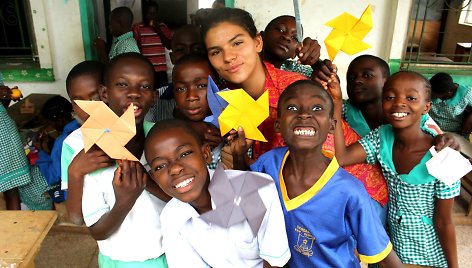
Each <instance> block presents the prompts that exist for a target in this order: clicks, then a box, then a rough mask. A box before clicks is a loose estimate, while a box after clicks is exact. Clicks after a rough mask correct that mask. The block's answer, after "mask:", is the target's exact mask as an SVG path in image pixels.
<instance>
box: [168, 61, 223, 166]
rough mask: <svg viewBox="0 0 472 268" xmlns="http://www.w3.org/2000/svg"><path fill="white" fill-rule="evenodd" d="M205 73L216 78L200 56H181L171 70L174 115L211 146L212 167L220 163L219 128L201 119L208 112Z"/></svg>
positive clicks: (221, 145)
mask: <svg viewBox="0 0 472 268" xmlns="http://www.w3.org/2000/svg"><path fill="white" fill-rule="evenodd" d="M208 76H211V77H213V79H216V78H215V77H216V73H215V70H213V68H212V67H211V65H210V62H209V61H208V58H206V57H205V56H200V55H187V56H184V57H182V58H181V59H180V60H179V61H178V62H177V64H176V65H174V70H173V71H172V83H173V90H174V96H175V103H176V106H175V107H176V109H177V113H176V117H177V118H180V119H183V120H187V121H190V122H189V123H190V125H191V126H192V127H193V128H194V129H195V130H196V131H197V133H199V134H200V136H201V138H202V140H203V141H204V142H205V143H208V145H209V146H210V148H211V149H212V152H211V153H212V159H211V163H210V164H209V166H208V167H209V168H211V169H215V168H216V165H217V164H218V163H219V162H220V152H221V148H222V147H223V139H222V137H221V133H220V130H219V129H217V128H216V127H214V126H213V125H211V124H208V123H206V122H203V119H205V117H207V116H209V115H210V114H211V111H210V107H209V106H208V101H207V90H208Z"/></svg>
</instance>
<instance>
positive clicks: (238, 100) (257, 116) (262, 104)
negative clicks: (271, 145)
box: [218, 89, 269, 141]
mask: <svg viewBox="0 0 472 268" xmlns="http://www.w3.org/2000/svg"><path fill="white" fill-rule="evenodd" d="M218 94H219V95H220V96H221V97H222V98H223V99H224V100H226V101H227V102H228V106H227V107H226V108H225V109H224V111H223V112H222V113H221V115H220V116H219V117H218V122H219V124H220V131H221V135H222V136H223V135H225V134H226V133H228V132H229V131H230V130H231V129H235V130H237V129H238V128H239V127H242V128H243V129H244V133H245V135H246V138H248V139H252V140H258V141H267V140H266V139H265V138H264V135H262V133H261V132H260V131H259V129H258V128H257V127H258V126H259V125H260V124H261V123H262V122H264V120H265V119H266V118H267V117H269V94H268V92H267V90H266V91H265V92H264V93H263V94H262V95H261V96H260V97H259V99H257V100H254V99H253V98H252V97H251V96H249V94H247V93H246V91H244V90H243V89H234V90H228V91H221V92H218Z"/></svg>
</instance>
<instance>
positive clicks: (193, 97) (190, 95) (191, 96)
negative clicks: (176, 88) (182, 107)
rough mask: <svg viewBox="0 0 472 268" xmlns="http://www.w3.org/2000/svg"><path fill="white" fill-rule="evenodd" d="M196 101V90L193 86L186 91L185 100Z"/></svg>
mask: <svg viewBox="0 0 472 268" xmlns="http://www.w3.org/2000/svg"><path fill="white" fill-rule="evenodd" d="M197 99H198V94H197V89H196V88H195V87H194V86H192V87H190V89H189V90H188V91H187V100H188V101H195V100H197Z"/></svg>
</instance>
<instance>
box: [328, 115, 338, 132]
mask: <svg viewBox="0 0 472 268" xmlns="http://www.w3.org/2000/svg"><path fill="white" fill-rule="evenodd" d="M337 122H338V120H336V119H334V118H331V119H330V120H329V130H328V133H330V134H334V130H335V129H336V124H337Z"/></svg>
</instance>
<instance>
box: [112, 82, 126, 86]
mask: <svg viewBox="0 0 472 268" xmlns="http://www.w3.org/2000/svg"><path fill="white" fill-rule="evenodd" d="M115 85H116V86H117V87H126V86H127V84H126V83H124V82H117V83H116V84H115Z"/></svg>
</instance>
